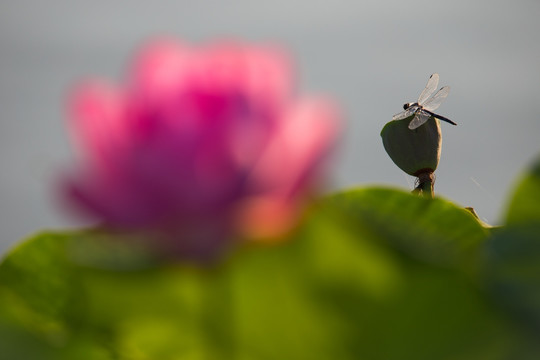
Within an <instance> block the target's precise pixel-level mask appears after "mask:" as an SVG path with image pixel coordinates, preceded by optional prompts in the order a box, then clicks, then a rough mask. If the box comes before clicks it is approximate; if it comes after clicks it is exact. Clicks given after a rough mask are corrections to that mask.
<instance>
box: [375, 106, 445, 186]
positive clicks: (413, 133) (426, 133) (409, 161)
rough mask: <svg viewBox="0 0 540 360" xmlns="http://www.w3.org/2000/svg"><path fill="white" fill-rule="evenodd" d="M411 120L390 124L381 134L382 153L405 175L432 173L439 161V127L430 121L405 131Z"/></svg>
mask: <svg viewBox="0 0 540 360" xmlns="http://www.w3.org/2000/svg"><path fill="white" fill-rule="evenodd" d="M411 120H412V117H409V118H407V119H403V120H398V121H390V122H389V123H387V124H386V125H385V126H384V128H383V129H382V131H381V137H382V140H383V145H384V149H385V150H386V152H387V153H388V155H389V156H390V158H391V159H392V161H393V162H394V163H395V164H396V165H397V166H398V167H399V168H400V169H401V170H403V171H405V172H406V173H407V174H409V175H412V176H418V175H420V174H422V173H433V172H434V171H435V169H437V165H438V164H439V159H440V157H441V143H442V136H441V126H440V124H439V120H437V119H435V118H433V117H431V118H429V120H428V121H427V122H426V123H425V124H424V125H422V126H420V127H418V128H416V129H414V130H411V129H409V128H408V125H409V123H410V122H411Z"/></svg>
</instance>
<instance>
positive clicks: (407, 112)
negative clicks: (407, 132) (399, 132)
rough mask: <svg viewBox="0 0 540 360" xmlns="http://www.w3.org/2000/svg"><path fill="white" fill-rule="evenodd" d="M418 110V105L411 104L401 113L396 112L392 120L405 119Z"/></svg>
mask: <svg viewBox="0 0 540 360" xmlns="http://www.w3.org/2000/svg"><path fill="white" fill-rule="evenodd" d="M416 110H418V106H411V107H409V108H408V109H407V110H404V111H402V112H400V113H399V114H396V115H394V116H392V120H403V119H406V118H408V117H409V116H411V115H412V114H414V113H415V111H416Z"/></svg>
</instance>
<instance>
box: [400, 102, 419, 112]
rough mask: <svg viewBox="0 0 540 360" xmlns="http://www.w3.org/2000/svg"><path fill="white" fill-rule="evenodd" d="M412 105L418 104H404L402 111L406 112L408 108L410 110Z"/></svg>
mask: <svg viewBox="0 0 540 360" xmlns="http://www.w3.org/2000/svg"><path fill="white" fill-rule="evenodd" d="M413 105H418V103H405V104H403V110H407V109H408V108H410V107H411V106H413Z"/></svg>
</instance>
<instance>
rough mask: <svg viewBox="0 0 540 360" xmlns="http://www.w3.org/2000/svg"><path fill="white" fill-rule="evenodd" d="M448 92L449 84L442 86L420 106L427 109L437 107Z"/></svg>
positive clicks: (430, 109)
mask: <svg viewBox="0 0 540 360" xmlns="http://www.w3.org/2000/svg"><path fill="white" fill-rule="evenodd" d="M449 92H450V86H443V87H442V88H441V89H440V90H439V91H437V93H436V94H435V95H433V97H432V98H431V99H429V100H428V101H426V102H425V103H424V105H423V106H422V107H423V108H424V109H426V110H428V111H433V110H435V109H437V108H438V107H439V106H441V104H442V102H443V101H444V99H446V97H447V96H448V93H449Z"/></svg>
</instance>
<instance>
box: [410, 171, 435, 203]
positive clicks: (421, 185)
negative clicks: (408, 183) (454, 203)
mask: <svg viewBox="0 0 540 360" xmlns="http://www.w3.org/2000/svg"><path fill="white" fill-rule="evenodd" d="M417 181H418V185H417V186H416V187H415V188H414V190H413V193H415V194H419V195H420V194H421V195H424V196H425V197H428V198H430V199H433V196H434V192H433V186H434V184H435V177H434V176H433V172H424V173H420V174H418V180H417Z"/></svg>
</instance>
